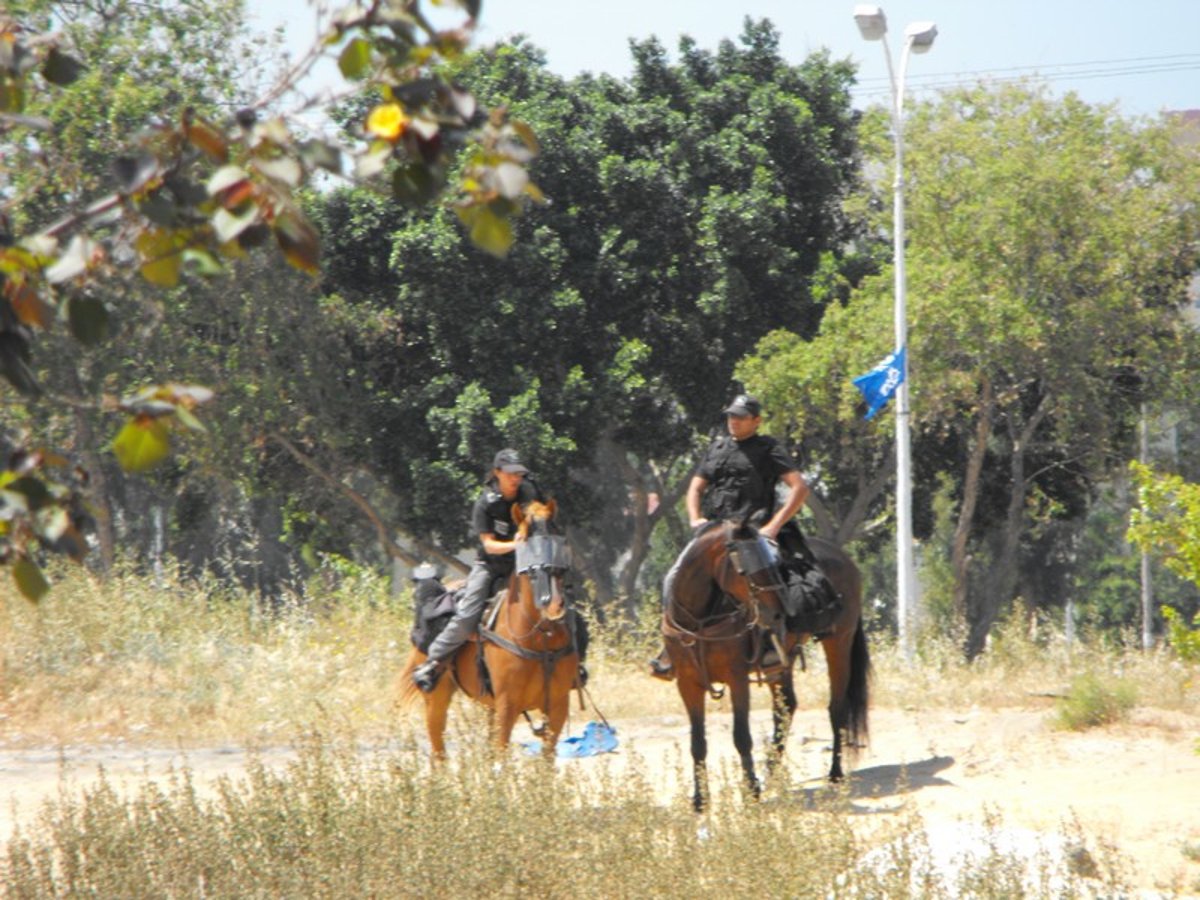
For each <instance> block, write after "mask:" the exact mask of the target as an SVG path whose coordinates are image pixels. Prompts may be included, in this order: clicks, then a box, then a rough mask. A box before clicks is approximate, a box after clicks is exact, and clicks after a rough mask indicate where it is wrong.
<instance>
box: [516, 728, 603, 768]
mask: <svg viewBox="0 0 1200 900" xmlns="http://www.w3.org/2000/svg"><path fill="white" fill-rule="evenodd" d="M618 743H619V742H618V741H617V731H616V729H615V728H613V727H612V726H611V725H606V724H605V723H603V722H588V723H587V724H586V725H584V726H583V732H582V733H581V734H577V735H575V736H574V737H569V738H562V739H560V740H559V742H558V746H557V747H556V748H555V751H556V752H555V755H556V756H558V758H559V759H579V758H581V757H584V756H599V755H600V754H601V753H612V752H613V751H614V750H616V749H617V744H618ZM521 746H522V747H524V748H525V750H526V752H528V753H530V754H531V755H537V754H538V753H541V752H542V742H541V741H526V742H525V743H523V744H522V745H521Z"/></svg>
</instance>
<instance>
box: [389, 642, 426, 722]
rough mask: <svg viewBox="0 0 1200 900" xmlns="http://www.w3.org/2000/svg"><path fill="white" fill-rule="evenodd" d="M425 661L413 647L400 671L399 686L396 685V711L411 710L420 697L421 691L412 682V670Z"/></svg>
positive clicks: (423, 655) (421, 654) (422, 654)
mask: <svg viewBox="0 0 1200 900" xmlns="http://www.w3.org/2000/svg"><path fill="white" fill-rule="evenodd" d="M424 659H425V654H424V653H422V652H421V651H420V650H418V649H417V648H416V647H413V648H412V650H411V651H410V652H409V654H408V659H406V660H405V661H404V668H403V669H401V670H400V675H399V676H398V677H399V684H397V685H396V692H397V693H396V709H398V710H399V711H401V712H404V711H406V710H409V709H411V708H412V707H413V706H415V705H416V703H417V700H419V699H420V697H421V691H420V689H419V688H418V687H417V685H416V683H415V682H414V681H413V680H412V674H413V670H414V669H415V668H416V667H417V666H418V665H420V663H421V662H422V661H423V660H424Z"/></svg>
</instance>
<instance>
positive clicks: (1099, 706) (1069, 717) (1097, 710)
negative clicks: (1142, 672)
mask: <svg viewBox="0 0 1200 900" xmlns="http://www.w3.org/2000/svg"><path fill="white" fill-rule="evenodd" d="M1136 704H1137V689H1136V688H1135V687H1134V686H1133V685H1132V684H1130V683H1129V682H1127V681H1124V680H1122V679H1119V678H1118V679H1105V678H1102V677H1101V676H1099V675H1097V674H1096V673H1094V672H1088V673H1086V674H1084V675H1080V676H1078V677H1077V678H1075V680H1074V681H1072V682H1071V688H1070V690H1069V691H1067V695H1066V696H1065V697H1063V698H1061V699H1059V701H1058V703H1057V704H1056V705H1055V709H1056V721H1057V724H1058V726H1059V727H1060V728H1063V729H1065V730H1068V731H1082V730H1083V729H1085V728H1094V727H1096V726H1097V725H1108V724H1110V723H1112V722H1120V721H1122V720H1124V719H1125V718H1126V717H1127V716H1128V715H1129V711H1130V710H1131V709H1133V707H1134V706H1135V705H1136Z"/></svg>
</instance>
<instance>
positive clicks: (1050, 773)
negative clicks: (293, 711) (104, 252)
mask: <svg viewBox="0 0 1200 900" xmlns="http://www.w3.org/2000/svg"><path fill="white" fill-rule="evenodd" d="M580 724H582V723H580ZM613 724H614V726H615V727H616V729H617V733H618V737H619V739H620V741H621V746H620V748H619V750H618V751H617V752H616V753H612V754H608V755H606V756H604V757H594V758H591V759H584V760H562V761H560V765H564V766H580V767H584V768H586V769H588V770H597V769H601V768H604V769H613V770H616V771H618V772H619V771H621V769H622V767H625V766H629V765H638V766H641V767H642V768H643V770H644V771H647V772H648V773H650V775H651V778H652V783H654V784H655V785H656V789H657V790H658V791H659V793H660V796H661V797H662V799H663V800H664V802H665V801H668V800H670V799H671V798H673V797H678V796H679V791H680V780H681V779H683V780H685V781H686V780H687V779H689V778H690V761H689V760H688V759H687V724H686V721H685V720H684V718H683V717H682V716H674V715H671V716H655V717H647V718H641V719H624V720H617V721H614V722H613ZM768 727H769V720H768V717H767V715H766V714H765V713H763V712H756V713H755V714H754V717H753V730H754V738H755V743H756V746H757V747H762V746H763V744H764V739H765V737H766V733H767V730H768ZM871 727H872V742H871V746H870V747H869V748H868V749H867V750H866V751H865V752H863V753H862V754H861V755H860V756H859V758H858V760H857V761H856V762H855V763H854V768H853V776H852V782H851V794H850V795H851V800H852V803H853V804H854V807H855V809H856V811H858V812H860V813H863V814H874V815H899V814H903V813H907V812H910V811H916V812H919V813H920V814H921V815H922V816H923V817H924V819H925V821H926V823H927V824H929V825H930V826H931V827H932V826H935V825H952V824H957V823H960V822H961V821H962V820H970V821H976V822H977V821H979V820H980V819H981V818H982V817H983V815H984V813H985V812H986V811H987V810H989V809H990V810H992V811H995V812H997V813H998V814H999V815H1000V816H1001V817H1002V820H1003V822H1004V824H1005V825H1010V826H1019V827H1024V828H1031V829H1036V830H1038V831H1040V832H1045V833H1049V834H1061V833H1062V830H1063V826H1064V823H1068V822H1071V821H1073V820H1078V822H1079V823H1080V825H1081V826H1082V828H1083V829H1084V832H1085V834H1086V835H1087V836H1088V837H1089V838H1091V839H1093V840H1103V841H1105V842H1107V843H1109V844H1110V845H1112V846H1114V847H1116V848H1117V849H1118V850H1119V851H1120V852H1121V853H1122V854H1123V855H1125V856H1126V857H1127V858H1129V859H1130V860H1131V861H1132V863H1133V864H1134V866H1135V872H1136V879H1137V883H1138V885H1139V886H1140V887H1142V888H1145V889H1148V890H1149V889H1153V888H1156V887H1160V888H1161V887H1164V886H1170V887H1173V888H1174V889H1176V890H1181V889H1182V890H1184V891H1190V892H1191V895H1193V896H1200V863H1197V862H1195V861H1192V860H1190V859H1189V858H1188V856H1187V855H1186V854H1185V852H1184V849H1185V847H1190V848H1192V849H1191V853H1192V855H1195V851H1196V849H1197V848H1200V755H1198V754H1197V752H1196V745H1197V741H1198V740H1200V719H1197V718H1194V717H1187V716H1182V715H1171V714H1167V713H1161V712H1147V713H1142V714H1140V715H1138V716H1135V718H1134V720H1133V721H1132V722H1131V723H1128V724H1125V725H1121V726H1114V727H1109V728H1103V729H1094V730H1091V731H1087V732H1080V733H1073V732H1059V731H1054V730H1052V729H1051V728H1050V727H1049V726H1048V724H1047V714H1046V712H1045V710H1031V709H1003V710H970V711H966V712H951V711H944V710H934V711H912V710H894V709H876V710H873V711H872V722H871ZM709 747H710V754H711V756H710V759H711V761H712V768H713V769H714V770H715V769H718V768H719V767H720V765H721V763H722V761H724V760H732V759H733V748H732V739H731V737H730V728H729V716H728V714H726V713H723V712H720V711H716V710H714V711H713V712H712V714H711V716H710V737H709ZM259 758H260V759H263V761H265V762H267V763H268V764H272V763H279V764H280V765H282V764H283V763H285V762H286V761H287V760H288V759H290V758H291V752H290V751H289V750H286V749H279V750H274V751H266V752H261V751H260V753H259ZM788 761H789V768H790V777H791V779H792V786H791V788H790V789H791V790H792V791H794V792H797V793H800V792H813V791H816V790H818V789H819V788H820V787H821V786H822V785H823V783H824V781H823V778H824V774H825V772H826V771H827V769H828V765H829V729H828V725H827V723H826V720H825V716H824V714H823V713H822V712H816V711H807V712H802V713H800V714H798V715H797V719H796V723H795V726H794V728H793V731H792V736H791V740H790V742H789V745H788ZM245 762H246V753H245V752H244V751H243V750H241V749H240V748H237V747H206V748H199V749H189V750H187V751H186V752H183V751H179V750H176V749H169V748H162V747H127V746H68V747H64V748H61V749H58V748H31V749H30V748H26V749H10V750H0V839H3V838H6V837H7V836H8V835H10V834H11V833H12V828H13V826H14V824H15V823H16V822H21V823H24V824H29V823H31V822H32V821H33V819H34V816H35V813H36V811H37V809H38V807H39V806H40V804H41V802H42V801H43V800H44V799H46V798H49V797H53V796H55V795H56V794H57V793H58V792H59V791H60V790H62V789H66V790H69V791H74V790H77V789H79V788H81V787H84V786H87V785H89V784H91V783H93V782H94V781H95V779H96V777H97V775H98V772H99V771H100V768H101V767H103V769H104V771H105V773H106V774H107V776H108V778H109V780H110V782H111V783H113V784H114V785H116V786H118V787H121V788H127V789H129V790H133V789H135V788H136V786H137V785H138V784H139V783H141V782H142V781H144V780H146V779H156V780H163V779H165V778H166V777H167V776H168V773H169V772H170V770H171V768H172V767H175V768H176V769H178V768H180V767H182V766H183V765H186V766H187V768H188V769H189V770H190V771H191V773H192V775H193V777H194V780H195V782H196V783H197V784H198V785H201V786H203V785H204V784H205V783H207V782H211V781H213V780H215V779H216V778H217V777H219V776H222V775H230V776H235V777H236V776H237V775H238V774H239V773H240V772H241V771H242V768H243V766H244V765H245Z"/></svg>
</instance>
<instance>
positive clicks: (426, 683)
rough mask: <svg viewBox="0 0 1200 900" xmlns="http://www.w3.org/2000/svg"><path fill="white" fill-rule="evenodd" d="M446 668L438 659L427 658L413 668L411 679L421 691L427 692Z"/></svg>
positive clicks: (431, 690)
mask: <svg viewBox="0 0 1200 900" xmlns="http://www.w3.org/2000/svg"><path fill="white" fill-rule="evenodd" d="M445 670H446V664H445V663H443V662H442V661H441V660H440V659H427V660H425V662H423V663H421V664H420V665H419V666H417V667H416V668H415V669H413V673H412V680H413V684H415V685H416V686H417V687H418V688H419V689H420V690H421V691H422V692H423V693H426V694H429V693H432V692H433V689H434V688H435V687H437V683H438V679H439V678H441V677H442V672H444V671H445Z"/></svg>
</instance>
